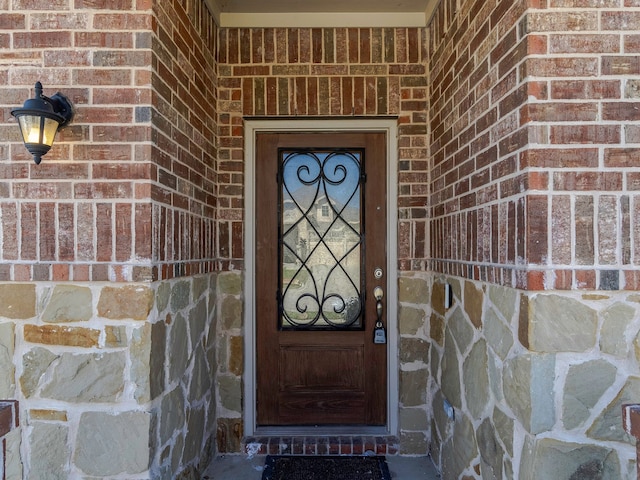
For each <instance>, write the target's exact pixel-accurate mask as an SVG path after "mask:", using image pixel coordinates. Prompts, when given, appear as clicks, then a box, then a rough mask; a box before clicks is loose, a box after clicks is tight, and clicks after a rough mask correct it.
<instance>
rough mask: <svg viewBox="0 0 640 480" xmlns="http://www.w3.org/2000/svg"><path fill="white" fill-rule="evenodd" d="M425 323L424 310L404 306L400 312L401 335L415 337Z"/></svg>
mask: <svg viewBox="0 0 640 480" xmlns="http://www.w3.org/2000/svg"><path fill="white" fill-rule="evenodd" d="M424 323H425V313H424V310H423V309H420V308H414V307H408V306H406V305H402V306H401V307H400V308H399V310H398V326H399V331H400V335H415V334H417V333H418V330H419V329H420V328H422V326H423V325H424Z"/></svg>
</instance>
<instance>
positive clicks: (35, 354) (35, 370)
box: [20, 347, 58, 398]
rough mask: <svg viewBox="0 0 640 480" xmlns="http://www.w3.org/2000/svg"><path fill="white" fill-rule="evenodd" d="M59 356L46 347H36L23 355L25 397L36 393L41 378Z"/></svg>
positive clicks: (21, 381)
mask: <svg viewBox="0 0 640 480" xmlns="http://www.w3.org/2000/svg"><path fill="white" fill-rule="evenodd" d="M56 358H58V356H57V355H56V354H54V353H52V352H50V351H49V350H47V349H45V348H40V347H36V348H34V349H32V350H29V351H28V352H27V353H26V354H25V355H24V356H23V357H22V375H21V376H20V387H21V388H22V393H23V394H24V396H25V397H27V398H29V397H31V396H33V395H34V394H35V393H36V390H37V389H38V386H39V385H40V380H41V379H42V376H43V375H44V373H45V372H46V371H47V370H48V369H49V366H50V365H51V363H52V362H53V361H54V360H55V359H56Z"/></svg>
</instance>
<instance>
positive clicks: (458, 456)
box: [442, 414, 478, 479]
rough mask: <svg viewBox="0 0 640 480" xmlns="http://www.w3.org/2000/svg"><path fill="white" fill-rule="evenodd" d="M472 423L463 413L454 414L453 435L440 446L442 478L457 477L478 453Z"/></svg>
mask: <svg viewBox="0 0 640 480" xmlns="http://www.w3.org/2000/svg"><path fill="white" fill-rule="evenodd" d="M477 445H478V442H477V440H476V434H475V431H474V429H473V424H472V423H471V421H470V420H469V418H467V417H466V416H465V415H464V414H459V415H457V416H456V420H455V423H454V428H453V436H452V437H451V438H450V439H449V440H447V441H446V442H445V444H444V445H443V446H442V457H443V458H442V478H447V479H449V478H459V477H460V474H461V473H462V472H463V471H464V470H465V469H466V468H468V467H470V466H471V462H472V460H473V459H474V458H476V456H477V455H478V447H477Z"/></svg>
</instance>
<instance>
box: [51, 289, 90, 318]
mask: <svg viewBox="0 0 640 480" xmlns="http://www.w3.org/2000/svg"><path fill="white" fill-rule="evenodd" d="M92 315H93V296H92V294H91V289H90V288H88V287H82V286H79V285H56V286H55V287H54V289H53V292H52V294H51V298H49V301H48V302H47V305H46V306H45V308H44V311H43V312H42V320H43V321H45V322H49V323H60V322H85V321H87V320H90V319H91V317H92Z"/></svg>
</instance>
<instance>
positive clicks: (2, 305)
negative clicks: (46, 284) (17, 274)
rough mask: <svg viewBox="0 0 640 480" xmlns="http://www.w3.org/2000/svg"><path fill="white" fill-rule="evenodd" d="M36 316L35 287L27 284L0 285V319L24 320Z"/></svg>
mask: <svg viewBox="0 0 640 480" xmlns="http://www.w3.org/2000/svg"><path fill="white" fill-rule="evenodd" d="M35 315H36V286H35V285H33V284H29V283H6V284H2V285H0V317H6V318H11V319H16V320H18V319H20V320H26V319H28V318H32V317H34V316H35Z"/></svg>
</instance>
